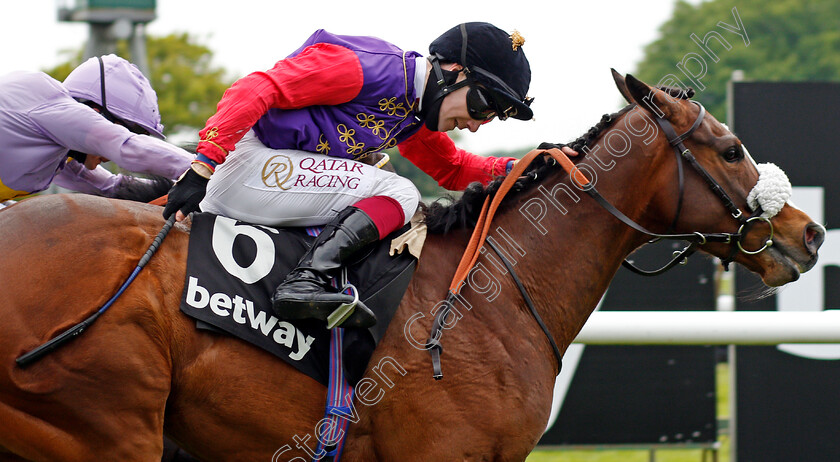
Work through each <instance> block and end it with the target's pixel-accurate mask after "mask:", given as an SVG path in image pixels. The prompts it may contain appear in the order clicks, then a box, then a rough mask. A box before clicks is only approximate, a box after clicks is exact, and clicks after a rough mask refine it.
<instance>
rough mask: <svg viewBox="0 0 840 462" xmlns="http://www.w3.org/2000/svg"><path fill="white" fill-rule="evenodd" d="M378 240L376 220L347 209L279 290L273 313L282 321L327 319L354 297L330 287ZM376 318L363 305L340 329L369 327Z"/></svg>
mask: <svg viewBox="0 0 840 462" xmlns="http://www.w3.org/2000/svg"><path fill="white" fill-rule="evenodd" d="M378 240H379V231H378V230H377V229H376V225H375V224H374V223H373V220H371V219H370V217H369V216H368V215H367V214H366V213H365V212H363V211H361V210H359V209H357V208H355V207H348V208H346V209H344V210H342V211H341V213H339V214H338V216H337V217H336V218H335V219H334V220H333V221H332V222H330V223H329V224H327V225H326V226H325V227H324V230H323V231H322V232H321V234H320V235H319V236H318V237H317V238H315V242H313V243H312V247H311V248H310V249H309V250H308V251H307V252H306V253H305V254H304V255H303V257H301V259H300V261H299V262H298V265H297V267H296V268H295V269H293V270H292V271H291V272H290V273H289V275H288V276H286V279H285V280H284V281H283V282H282V283H281V284H280V285H279V286H278V287H277V290H276V291H275V292H274V297H273V298H272V302H273V306H274V312H275V313H276V314H277V316H278V317H279V318H280V319H285V320H296V319H319V320H322V321H326V320H327V316H329V315H330V314H331V313H332V312H333V311H335V310H336V308H338V307H339V306H340V305H341V304H343V303H353V300H354V297H353V296H352V295H347V294H343V293H341V292H340V291H339V290H338V289H336V288H334V287H333V286H332V285H331V284H330V279H331V278H332V277H336V276H338V275H339V274H340V272H341V268H342V266H343V263H344V262H346V261H347V260H348V259H349V258H350V257H351V256H352V255H353V254H354V253H355V252H356V251H358V250H359V249H361V248H362V247H364V246H366V245H368V244H370V243H372V242H376V241H378ZM374 324H376V317H375V316H374V314H373V312H371V311H370V310H369V309H368V308H367V307H366V306H364V305H363V304H362V303H359V304H357V305H356V309H355V311H354V312H353V314H352V315H350V317H349V318H348V319H347V320H346V321H344V322H343V323H341V324H340V325H341V327H370V326H373V325H374Z"/></svg>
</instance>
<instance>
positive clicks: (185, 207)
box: [163, 168, 210, 219]
mask: <svg viewBox="0 0 840 462" xmlns="http://www.w3.org/2000/svg"><path fill="white" fill-rule="evenodd" d="M208 181H210V180H209V179H207V178H204V177H203V176H201V175H199V174H198V173H196V171H195V170H193V169H192V168H190V169H189V170H187V172H186V173H184V175H183V176H182V177H181V178H180V179H179V180H178V182H177V183H175V186H173V187H172V189H170V190H169V198H168V199H167V202H166V207H164V208H163V218H166V219H169V216H170V215H172V214H173V213H175V212H177V211H178V210H180V211H181V212H182V213H183V214H184V215H189V213H190V212H193V211H196V210H198V204H199V203H201V200H202V199H204V194H205V193H206V192H207V182H208Z"/></svg>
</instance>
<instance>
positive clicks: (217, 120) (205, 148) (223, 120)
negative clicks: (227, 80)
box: [198, 43, 364, 163]
mask: <svg viewBox="0 0 840 462" xmlns="http://www.w3.org/2000/svg"><path fill="white" fill-rule="evenodd" d="M363 83H364V75H363V73H362V65H361V63H360V62H359V58H358V56H356V53H354V52H353V51H352V50H350V49H348V48H345V47H342V46H339V45H334V44H329V43H316V44H314V45H311V46H308V47H306V48H305V49H304V50H303V51H302V52H301V53H300V54H298V55H296V56H293V57H291V58H286V59H283V60H280V61H278V62H277V64H275V65H274V67H273V68H271V69H269V70H268V71H266V72H254V73H253V74H249V75H247V76H245V77H243V78H241V79H239V80H237V81H236V82H235V83H234V84H233V85H232V86H231V87H230V88H229V89H228V90H227V91H225V94H224V96H222V99H221V101H219V104H218V106H217V107H216V113H215V114H214V115H213V116H212V117H210V119H208V120H207V124H206V125H205V126H204V129H203V130H201V131H200V132H199V139H200V141H199V143H198V152H199V153H200V154H204V155H205V156H206V157H208V158H209V159H211V160H213V161H214V162H217V163H222V162H224V160H225V156H227V153H228V152H230V151H233V149H234V146H235V145H236V143H237V142H238V141H239V140H240V139H242V137H243V136H245V133H247V132H248V130H250V129H251V127H253V126H254V124H256V123H257V120H259V118H260V117H262V116H263V115H264V114H265V113H266V112H268V110H269V109H272V108H278V109H298V108H302V107H307V106H313V105H322V104H323V105H335V104H341V103H346V102H347V101H350V100H352V99H353V98H355V97H356V96H357V95H358V94H359V92H360V91H361V90H362V84H363Z"/></svg>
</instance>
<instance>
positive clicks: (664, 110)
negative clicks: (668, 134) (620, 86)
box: [624, 74, 681, 119]
mask: <svg viewBox="0 0 840 462" xmlns="http://www.w3.org/2000/svg"><path fill="white" fill-rule="evenodd" d="M624 83H625V84H626V85H627V91H628V92H630V95H631V96H632V97H633V100H635V101H636V102H637V103H638V104H639V106H642V107H643V108H645V109H647V110H649V111H650V112H652V113H653V115H654V116H656V117H661V118H664V119H671V118H672V116H674V115H675V114H678V113H679V111H680V107H681V106H680V105H679V102H678V101H677V100H676V99H674V98H672V97H671V96H670V95H668V94H667V93H665V92H664V91H662V90H659V89H656V88H652V87H651V86H650V85H648V84H646V83H644V82H642V81H641V80H639V79H637V78H635V77H633V76H632V75H631V74H627V77H626V78H625V79H624Z"/></svg>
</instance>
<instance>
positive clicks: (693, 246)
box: [426, 101, 773, 380]
mask: <svg viewBox="0 0 840 462" xmlns="http://www.w3.org/2000/svg"><path fill="white" fill-rule="evenodd" d="M691 102H692V103H694V104H696V105H697V107H698V108H700V113H699V114H698V115H697V119H695V120H694V123H693V124H692V125H691V127H690V128H689V129H688V130H687V131H686V132H685V133H683V134H681V135H677V133H676V131H675V130H674V127H673V126H672V125H671V122H670V121H668V120H667V119H665V118H664V117H659V116H658V115H655V116H656V122H657V123H658V124H659V126H660V127H661V128H662V130H663V132H664V133H665V136H666V137H667V138H668V143H669V144H670V145H671V146H672V147H673V149H674V153H675V155H676V158H677V177H678V183H679V196H678V199H677V213H676V215H675V217H674V220H673V222H672V223H671V227H670V229H673V228H674V227H675V226H676V223H677V222H678V221H679V217H680V213H681V211H682V203H683V196H684V189H685V172H684V170H685V168H684V166H683V162H688V164H689V165H690V166H691V167H692V168H693V169H694V170H695V171H696V172H697V173H698V174H699V175H700V176H701V177H702V178H703V180H704V181H705V182H706V184H707V185H708V186H709V188H710V189H711V190H712V192H714V193H715V195H716V196H717V197H718V198H719V199H720V200H721V202H722V203H723V205H724V207H726V209H727V210H728V211H729V214H730V215H731V216H732V217H733V218H735V219H736V220H738V223H739V227H738V231H736V232H734V233H701V232H699V231H695V232H693V233H685V234H674V233H665V234H659V233H654V232H652V231H648V230H647V229H645V228H644V227H643V226H642V225H640V224H638V223H636V222H635V221H633V220H632V219H631V218H629V217H628V216H627V215H625V214H624V213H622V212H621V211H620V210H618V209H617V208H615V206H613V205H612V204H611V203H610V202H609V201H607V200H606V199H605V198H604V197H603V196H602V195H601V194H600V193H599V192H598V191H597V190H596V189H595V185H594V184H593V183H591V182H589V180H588V179H587V178H586V177H585V176H584V175H583V174H582V173H581V172H580V170H579V169H577V168H576V167H575V166H574V164H573V163H572V161H571V160H570V159H569V158H568V157H567V156H566V155H565V154H563V152H562V151H560V149H557V148H552V149H547V150H541V149H535V150H533V151H531V152H529V153H528V154H526V155H525V156H524V157H523V158H522V159H521V160H520V161H519V162H517V163H516V164H515V166H514V169H513V170H512V171H511V172H510V173H509V174H508V176H507V178H505V180H504V181H503V183H502V185H501V186H500V187H499V190H498V191H497V193H496V194H495V196H494V197H493V199H492V203H491V201H490V197H488V198H487V200H486V201H485V203H484V206H483V207H482V211H481V215H480V216H479V219H478V222H477V223H476V227H475V230H474V232H473V235H472V237H471V238H470V242H469V244H468V245H467V249H466V251H465V252H464V256H463V257H462V259H461V263H460V264H459V265H458V269H457V270H456V272H455V276H454V277H453V280H452V283H451V284H450V287H449V292H448V293H447V298H446V301H445V303H444V304H443V305H442V308H441V309H440V310H438V312H437V314H436V316H435V319H434V322H433V324H432V328H431V332H430V335H429V340H428V341H427V342H426V349H427V350H428V351H429V353H430V354H431V357H432V366H433V369H434V374H433V377H434V378H435V380H440V379H441V378H443V372H442V371H441V360H440V359H441V354H442V353H443V345H442V344H441V337H442V335H443V329H445V328H447V327H446V326H445V325H446V322H445V318H446V316H447V315H448V314H449V313H450V312H451V308H450V307H451V306H454V300H455V298H456V294H457V293H459V292H460V290H461V288H462V287H463V286H464V285H465V281H466V278H467V275H468V273H469V271H470V270H471V269H472V268H473V266H474V265H475V263H476V261H477V259H478V255H479V254H480V253H482V252H484V250H483V249H482V248H481V247H482V246H483V244H484V243H485V242H486V243H487V244H488V245H489V246H490V248H491V249H492V250H493V251H494V252H495V253H496V255H497V256H498V257H499V258H500V259H501V261H502V263H504V265H505V268H506V269H507V270H508V272H509V273H510V275H511V278H512V279H513V281H514V283H515V284H516V286H517V288H518V289H519V292H520V293H521V294H522V298H523V300H524V301H525V304H526V305H527V306H528V309H529V311H530V312H531V314H532V316H533V317H534V319H535V321H536V322H537V324H538V325H539V327H540V329H542V331H543V333H544V334H545V336H546V338H547V339H548V342H549V344H550V346H551V349H552V352H553V354H554V357H555V359H556V360H557V373H558V374H559V373H560V370H561V368H562V365H563V363H562V360H563V357H562V353H561V352H560V349H559V347H558V346H557V342H555V341H554V337H553V336H552V335H551V332H549V330H548V327H547V326H546V325H545V323H544V322H543V321H542V318H541V317H540V315H539V313H538V312H537V309H536V307H535V305H534V303H533V301H532V299H531V297H530V295H529V294H528V291H527V289H525V286H524V285H523V284H522V282H521V280H520V278H519V276H518V275H517V274H516V271H515V270H514V267H513V265H512V264H511V263H510V262H509V261H508V259H507V258H506V257H505V253H504V252H502V251H500V249H499V248H498V247H497V246H496V245H494V244H493V241H492V240H490V239H486V238H487V233H488V231H489V228H490V223H491V221H492V218H493V214H494V213H495V210H496V208H497V207H498V205H499V203H500V202H501V200H502V199H503V198H504V196H505V194H507V192H508V191H510V189H511V187H512V186H513V184H514V183H515V182H516V180H517V179H518V178H519V175H521V174H522V173H523V172H524V171H525V169H526V168H527V167H528V165H529V164H530V163H531V162H532V161H533V160H534V159H535V158H536V157H537V156H538V155H545V154H548V155H550V157H551V158H553V159H554V161H555V162H556V163H559V164H560V165H561V166H562V167H563V168H564V169H565V170H566V172H567V173H569V176H570V177H571V178H572V181H574V182H575V183H577V186H579V187H580V188H581V189H582V190H584V191H585V192H586V193H587V194H588V195H589V196H591V197H592V198H593V199H595V200H596V201H597V202H598V204H600V205H601V207H603V208H604V209H605V210H607V211H608V212H610V214H612V215H613V216H614V217H616V218H618V219H619V220H620V221H621V222H623V223H624V224H626V225H627V226H630V227H631V228H633V229H635V230H636V231H638V232H640V233H642V234H644V235H646V236H648V237H651V238H653V239H652V241H658V240H662V239H667V240H680V241H687V242H688V243H689V244H688V245H687V246H686V247H685V248H683V249H682V250H680V251H677V252H674V258H673V259H672V260H671V261H670V262H669V263H668V264H666V265H665V266H663V267H662V268H660V269H658V270H654V271H645V270H642V269H640V268H638V267H636V266H634V265H633V264H632V263H630V262H629V261H628V260H624V261H623V262H622V265H624V266H625V267H626V268H628V269H630V270H631V271H633V272H635V273H637V274H641V275H643V276H656V275H658V274H662V273H664V272H665V271H667V270H669V269H671V268H673V267H674V266H676V265H678V264H684V263H685V262H686V260H687V258H688V257H689V256H691V255H692V254H693V253H694V252H696V251H697V250H698V249H699V247H700V246H702V245H704V244H706V243H709V242H719V243H724V244H730V245H731V244H733V243H734V245H732V246H731V251H730V253H729V255H728V256H727V257H726V258H725V259H723V260H722V263H723V265H724V268H726V269H728V266H729V264H730V263H732V261H734V260H735V257H736V256H737V254H738V251H741V252H743V253H745V254H748V255H755V254H758V253H761V252H763V251H764V250H767V249H768V248H769V247H770V246H772V245H773V224H772V223H771V222H770V217H764V216H762V214H763V213H764V212H763V210H762V209H761V206H760V205H758V206H757V207H756V209H755V210H753V214H752V215H751V216H750V217H746V216H745V214H744V212H743V211H742V210H741V209H740V208H739V207H738V206H737V205H735V202H734V201H733V200H732V198H731V197H730V196H729V194H727V193H726V191H725V190H724V189H723V188H722V187H721V186H720V184H719V183H718V182H717V181H716V180H715V179H714V177H713V176H712V175H711V174H710V173H709V172H708V171H707V170H706V169H705V168H703V166H702V165H700V163H699V162H698V161H697V158H696V157H694V154H692V153H691V150H690V149H688V148H687V147H686V146H685V144H684V142H685V140H687V139H688V138H689V137H690V136H691V135H692V134H693V133H694V132H695V131H696V130H697V128H699V127H700V125H701V124H702V123H703V119H704V118H705V116H706V108H704V107H703V105H702V104H700V103H698V102H696V101H691ZM757 222H765V223H767V225H768V226H770V237H769V238H768V239H767V241H765V243H764V245H763V246H762V247H761V248H760V249H758V250H747V249H745V248H744V246H743V240H744V238H745V237H746V235H747V234H748V233H749V231H750V229H751V227H752V226H753V225H754V224H755V223H757Z"/></svg>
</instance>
